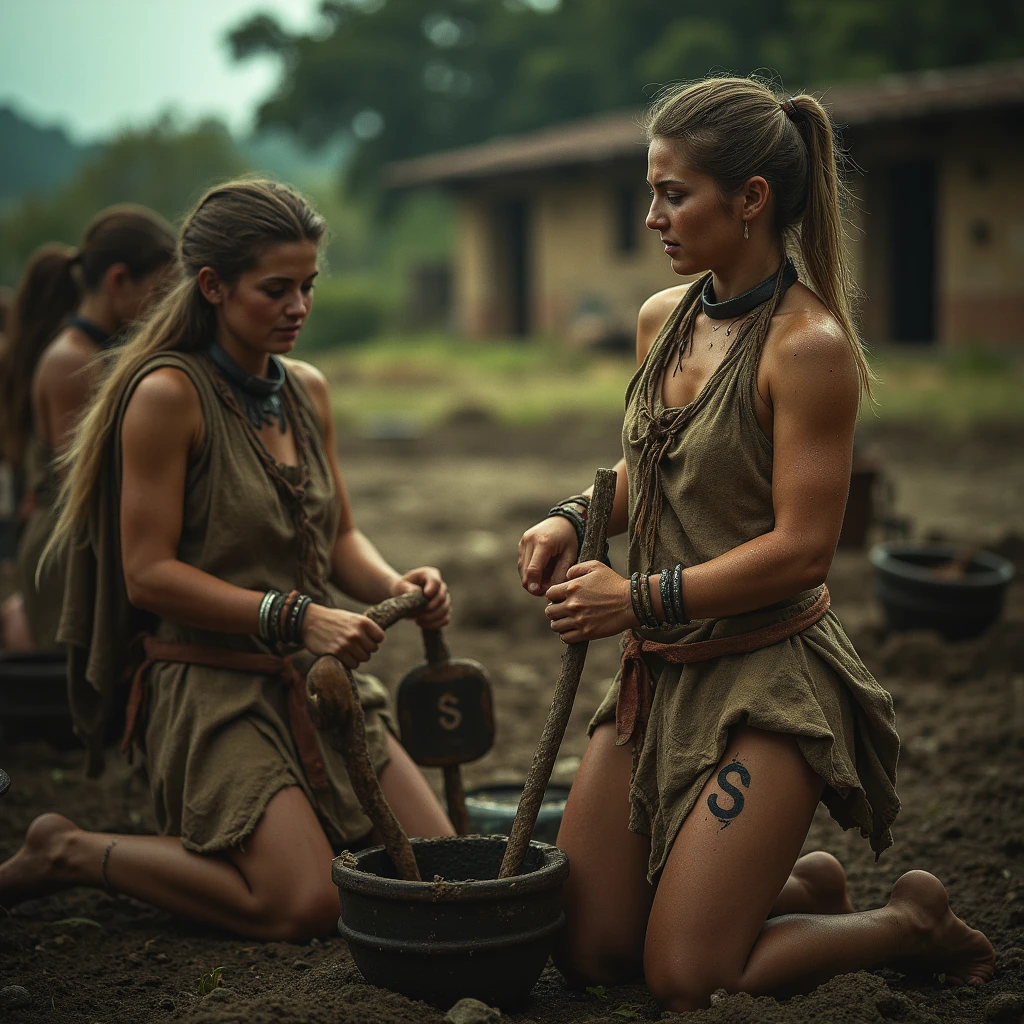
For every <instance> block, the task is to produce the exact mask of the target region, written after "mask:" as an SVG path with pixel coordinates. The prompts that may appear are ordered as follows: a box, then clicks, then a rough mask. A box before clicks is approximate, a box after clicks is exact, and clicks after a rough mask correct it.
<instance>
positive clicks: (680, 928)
mask: <svg viewBox="0 0 1024 1024" xmlns="http://www.w3.org/2000/svg"><path fill="white" fill-rule="evenodd" d="M723 781H724V782H726V783H728V785H729V788H724V787H723V785H722V782H723ZM730 790H731V792H730ZM821 790H822V782H821V780H820V779H819V778H818V777H817V776H816V775H815V774H814V773H813V772H812V771H811V769H810V768H809V766H808V765H807V763H806V762H805V761H804V759H803V757H802V755H801V754H800V751H799V748H798V747H797V745H796V742H795V740H793V739H792V738H791V737H788V736H784V735H780V734H775V733H767V732H762V731H759V730H756V729H751V728H748V727H741V728H738V729H736V730H734V732H733V733H732V735H731V737H730V744H729V747H728V748H727V751H726V755H725V757H724V758H723V759H722V762H721V763H720V765H719V766H718V771H716V772H715V774H713V775H712V777H711V779H710V780H709V782H708V785H707V786H706V787H705V790H704V792H703V793H702V794H701V797H700V799H699V801H698V803H697V804H696V806H695V808H694V810H693V812H692V813H691V814H690V816H689V817H688V818H687V820H686V821H685V822H684V824H683V827H682V829H681V830H680V833H679V835H678V837H677V838H676V841H675V843H674V844H673V847H672V852H671V853H670V855H669V859H668V863H667V864H666V867H665V870H664V872H663V873H662V877H661V879H660V883H659V887H658V892H657V895H656V897H655V901H654V905H653V907H652V909H651V915H650V920H649V923H648V928H647V942H646V947H645V952H644V969H645V975H646V978H647V984H648V986H649V987H650V989H651V991H652V993H653V994H654V996H655V998H656V999H657V1000H658V1002H659V1003H660V1004H661V1005H662V1006H664V1007H666V1008H667V1009H670V1010H675V1011H677V1012H685V1011H688V1010H695V1009H700V1008H701V1007H705V1006H707V1005H708V1000H709V997H710V995H711V993H712V992H713V991H715V989H718V988H725V989H726V990H728V991H744V992H751V993H753V994H755V995H784V994H790V993H793V992H798V991H806V990H808V989H810V988H811V987H813V986H814V985H816V984H819V983H820V982H821V981H823V980H825V979H826V978H830V977H832V976H834V975H836V974H840V973H844V972H847V971H854V970H862V969H868V970H870V969H873V968H876V967H880V966H884V965H890V966H897V967H898V966H901V965H906V964H909V963H914V964H916V965H923V966H925V967H928V968H930V969H932V970H935V971H944V972H945V973H946V974H947V976H948V977H950V978H951V979H961V980H964V981H970V982H981V981H984V980H987V978H989V977H991V975H992V967H993V962H994V953H993V951H992V947H991V945H990V944H989V943H988V941H987V939H985V937H984V936H983V935H982V934H981V933H980V932H977V931H974V930H973V929H970V928H968V927H967V926H966V925H965V924H964V923H963V922H962V921H960V920H959V919H958V918H956V917H955V916H954V915H953V914H952V912H951V911H950V909H949V904H948V902H947V901H946V897H945V890H944V889H943V888H942V885H941V884H940V883H939V882H938V880H937V879H935V878H933V877H932V876H931V875H928V874H926V873H925V872H910V873H909V874H908V875H904V876H903V878H901V879H900V880H899V881H898V882H897V883H896V886H895V887H894V889H893V894H892V898H891V899H890V902H889V904H888V906H886V907H884V908H882V909H881V910H873V911H868V912H867V913H860V914H837V915H831V916H821V915H805V914H789V915H786V916H782V917H778V918H775V919H773V920H771V921H768V922H767V923H766V918H767V917H768V915H769V912H770V910H771V907H772V904H773V903H774V901H775V900H776V898H777V897H778V894H779V893H780V892H781V891H783V890H784V888H785V884H786V880H787V877H788V875H789V873H790V871H791V869H792V867H793V866H794V864H795V862H796V857H797V854H798V853H799V850H800V846H801V844H802V843H803V840H804V838H805V836H806V834H807V829H808V827H809V826H810V822H811V818H812V817H813V814H814V809H815V806H816V805H817V803H818V800H819V798H820V795H821ZM736 794H738V798H737V799H734V795H736Z"/></svg>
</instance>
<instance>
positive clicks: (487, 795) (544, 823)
mask: <svg viewBox="0 0 1024 1024" xmlns="http://www.w3.org/2000/svg"><path fill="white" fill-rule="evenodd" d="M522 796H523V787H522V785H521V784H520V785H497V786H480V787H479V788H477V789H471V790H470V791H469V792H468V793H467V794H466V813H467V814H468V815H469V830H470V832H473V833H476V834H479V835H482V836H493V835H501V836H507V835H508V834H509V832H510V830H511V829H512V822H513V821H515V817H516V810H517V809H518V807H519V801H520V800H521V799H522ZM568 799H569V787H568V786H548V788H547V789H545V790H544V800H543V802H542V803H541V805H540V811H539V812H538V814H537V824H536V825H535V826H534V829H533V836H532V837H531V838H533V839H536V840H537V842H539V843H551V844H552V845H554V842H555V839H556V838H557V836H558V827H559V825H561V824H562V813H563V812H564V811H565V802H566V800H568Z"/></svg>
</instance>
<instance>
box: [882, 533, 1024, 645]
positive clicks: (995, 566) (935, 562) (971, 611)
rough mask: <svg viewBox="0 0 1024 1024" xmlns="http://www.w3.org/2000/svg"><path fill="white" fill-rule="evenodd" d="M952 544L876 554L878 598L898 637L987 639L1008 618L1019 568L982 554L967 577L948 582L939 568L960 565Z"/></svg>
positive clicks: (887, 547) (898, 546) (893, 546)
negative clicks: (1007, 602)
mask: <svg viewBox="0 0 1024 1024" xmlns="http://www.w3.org/2000/svg"><path fill="white" fill-rule="evenodd" d="M962 550H963V549H962V548H957V547H956V546H954V545H952V544H923V543H913V542H910V541H893V542H890V543H886V544H877V545H876V546H875V547H873V548H872V549H871V555H870V557H871V564H872V565H874V567H875V571H876V578H875V592H876V594H877V596H878V600H879V601H880V602H881V604H882V609H883V611H884V612H885V624H886V628H887V629H888V630H890V631H891V632H893V633H902V632H907V631H908V630H913V629H933V630H936V631H937V632H938V633H940V634H941V635H942V636H943V637H945V639H947V640H971V639H973V638H974V637H977V636H981V634H982V633H984V632H985V630H986V629H988V628H989V627H990V626H991V625H993V624H994V623H995V622H996V621H997V620H998V618H999V616H1000V615H1001V614H1002V611H1003V600H1004V598H1005V596H1006V588H1007V586H1008V585H1009V583H1010V580H1012V579H1013V576H1014V567H1013V563H1012V562H1009V561H1007V560H1006V559H1005V558H1002V557H1000V556H999V555H994V554H992V553H991V552H989V551H978V552H976V553H975V554H974V555H973V556H972V558H971V560H970V562H969V563H968V564H967V565H966V566H965V569H964V574H963V576H962V577H958V578H955V579H948V578H945V577H943V576H941V575H939V574H937V573H936V572H935V570H936V568H938V567H939V566H941V565H946V564H948V563H949V562H951V561H953V560H954V559H956V558H957V557H958V556H959V555H960V553H961V551H962Z"/></svg>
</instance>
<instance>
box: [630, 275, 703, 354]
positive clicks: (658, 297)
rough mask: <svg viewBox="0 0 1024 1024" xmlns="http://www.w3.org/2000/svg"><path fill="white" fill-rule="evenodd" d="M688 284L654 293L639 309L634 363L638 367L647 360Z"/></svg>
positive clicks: (687, 288)
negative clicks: (635, 362)
mask: <svg viewBox="0 0 1024 1024" xmlns="http://www.w3.org/2000/svg"><path fill="white" fill-rule="evenodd" d="M689 287H690V286H689V285H688V284H677V285H673V287H671V288H666V289H664V291H660V292H655V293H654V294H653V295H652V296H651V297H650V298H649V299H648V300H647V301H646V302H645V303H644V304H643V305H642V306H641V307H640V314H639V316H638V317H637V321H636V361H637V365H638V366H639V365H640V363H642V362H643V361H644V360H645V359H646V358H647V353H648V352H650V350H651V346H652V345H653V344H654V342H655V339H656V338H657V337H658V335H659V334H660V333H661V329H662V327H664V326H665V323H666V322H667V321H668V318H669V317H670V316H671V315H672V310H674V309H675V308H676V306H678V305H679V303H680V302H681V301H682V299H683V296H684V295H685V294H686V292H687V291H688V290H689Z"/></svg>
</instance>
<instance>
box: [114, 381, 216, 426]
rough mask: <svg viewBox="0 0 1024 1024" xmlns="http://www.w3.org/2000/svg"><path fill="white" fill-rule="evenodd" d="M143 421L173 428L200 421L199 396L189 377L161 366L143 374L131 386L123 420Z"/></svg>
mask: <svg viewBox="0 0 1024 1024" xmlns="http://www.w3.org/2000/svg"><path fill="white" fill-rule="evenodd" d="M140 418H144V419H146V420H149V421H151V422H154V423H157V422H159V423H162V424H164V425H165V426H166V427H169V428H173V427H172V425H173V424H183V423H187V424H188V425H189V427H192V426H194V425H195V423H196V422H198V421H199V420H201V418H202V405H201V403H200V401H199V393H198V392H197V391H196V387H195V385H194V384H193V383H192V380H191V378H190V377H189V375H188V374H187V373H186V372H185V371H184V370H179V369H178V368H177V367H176V366H161V367H159V368H158V369H156V370H153V371H152V372H151V373H147V374H146V376H145V377H143V378H142V380H140V381H139V383H138V384H137V385H136V386H135V390H134V391H133V392H132V396H131V398H129V399H128V408H127V409H126V410H125V421H126V422H128V421H129V420H131V421H132V422H138V421H139V419H140Z"/></svg>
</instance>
